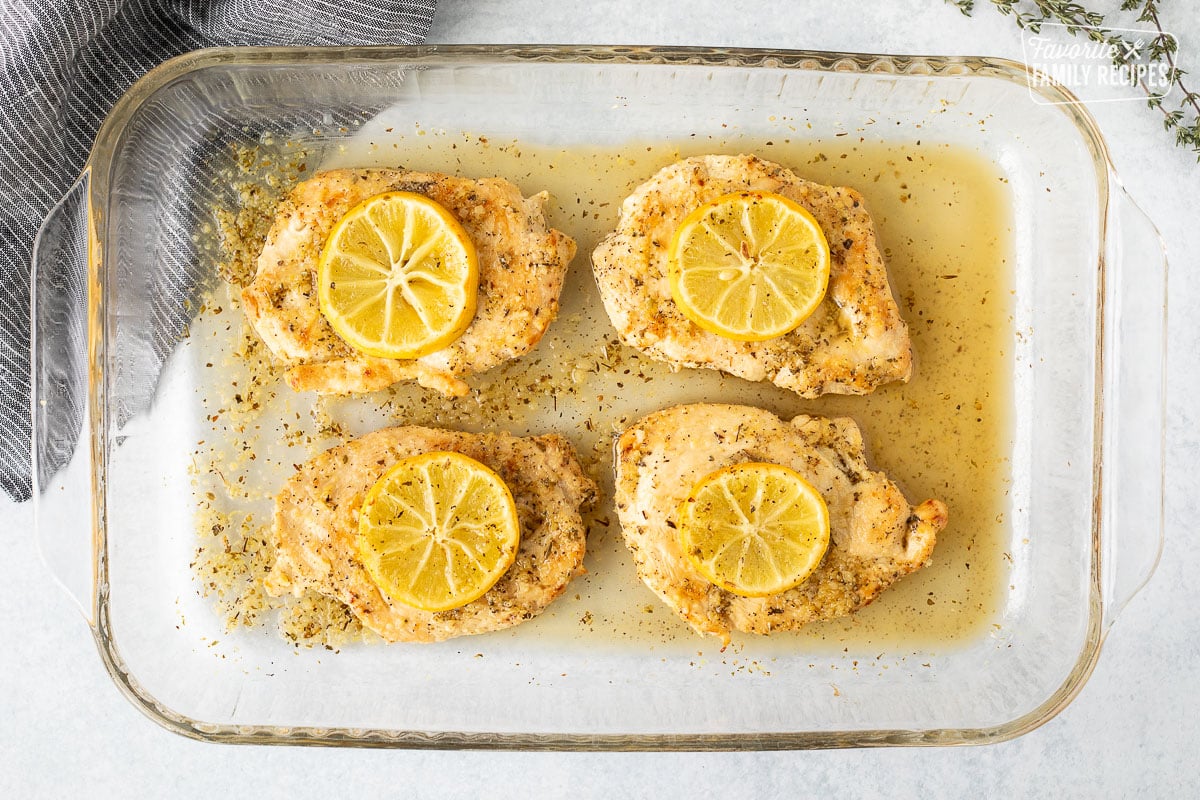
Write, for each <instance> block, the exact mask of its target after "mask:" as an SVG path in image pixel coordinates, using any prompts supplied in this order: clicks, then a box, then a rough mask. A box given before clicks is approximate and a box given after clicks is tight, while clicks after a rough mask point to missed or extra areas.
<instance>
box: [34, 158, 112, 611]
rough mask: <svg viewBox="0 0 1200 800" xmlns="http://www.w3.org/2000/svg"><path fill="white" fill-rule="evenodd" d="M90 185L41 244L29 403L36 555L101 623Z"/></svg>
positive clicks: (61, 212) (56, 217)
mask: <svg viewBox="0 0 1200 800" xmlns="http://www.w3.org/2000/svg"><path fill="white" fill-rule="evenodd" d="M90 183H91V173H90V170H86V169H85V170H84V172H83V174H82V175H80V177H79V179H78V180H76V181H75V183H74V185H72V186H71V188H70V190H68V191H67V193H66V195H65V196H64V197H63V199H62V200H60V201H59V202H58V204H57V205H56V206H54V208H52V209H51V210H50V213H49V214H48V215H47V217H46V220H45V222H43V223H42V227H41V229H40V230H39V231H38V234H37V238H36V239H35V240H34V244H33V259H32V262H33V263H32V275H31V282H30V286H31V290H32V291H31V309H30V312H31V314H30V319H31V320H32V325H31V330H30V346H31V354H30V355H31V360H30V365H31V374H32V388H31V392H30V397H31V402H32V421H33V459H32V466H33V518H34V529H35V531H36V537H37V544H38V550H39V551H40V553H41V556H42V561H43V563H45V565H46V567H47V569H48V570H49V571H50V573H51V575H53V576H54V578H55V580H57V581H58V583H59V584H61V585H62V587H63V588H64V589H66V591H67V594H69V595H70V596H71V598H72V599H73V600H74V601H75V602H76V604H78V606H79V608H80V610H81V611H83V615H84V617H85V618H87V620H88V623H89V624H93V625H94V623H95V620H94V614H93V608H94V605H93V602H92V599H93V598H94V597H95V589H96V572H95V565H96V559H95V546H94V542H93V530H95V527H94V525H93V510H94V509H93V504H92V497H93V493H92V488H93V486H92V478H93V475H92V458H91V448H90V442H91V430H90V429H91V426H90V423H89V419H88V313H89V311H88V309H89V296H88V290H89V282H88V276H89V264H90V260H91V259H92V257H93V256H94V252H95V249H94V247H93V237H92V235H91V231H92V230H93V228H92V216H91V214H92V208H91V202H90V191H89V187H90ZM92 299H94V298H92Z"/></svg>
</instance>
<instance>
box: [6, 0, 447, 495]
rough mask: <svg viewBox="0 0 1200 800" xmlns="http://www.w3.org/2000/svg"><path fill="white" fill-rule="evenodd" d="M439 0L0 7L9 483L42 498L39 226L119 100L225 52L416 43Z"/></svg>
mask: <svg viewBox="0 0 1200 800" xmlns="http://www.w3.org/2000/svg"><path fill="white" fill-rule="evenodd" d="M435 4H436V0H0V36H2V39H0V488H2V489H3V490H4V491H5V492H6V493H7V494H8V495H9V496H10V497H12V498H14V499H18V500H23V499H27V498H28V497H29V496H30V492H31V484H30V439H31V436H32V426H31V419H30V413H29V390H30V374H29V370H30V363H29V362H30V353H29V336H30V327H29V326H30V309H29V303H30V272H29V264H30V257H31V250H32V245H33V239H34V236H35V234H36V232H37V229H38V226H39V225H40V224H41V222H42V220H43V219H44V218H45V216H46V214H47V212H48V211H49V210H50V208H51V207H52V206H53V204H54V203H55V202H57V201H58V200H59V198H61V197H62V196H63V194H64V192H66V190H67V188H68V187H69V186H70V184H71V183H72V181H73V180H74V179H75V177H76V176H77V174H78V173H79V171H80V169H81V168H82V166H83V164H84V162H85V161H86V160H87V154H88V150H89V149H90V147H91V143H92V139H93V137H94V136H95V134H96V131H97V130H98V128H99V127H100V123H101V122H102V121H103V120H104V117H105V115H106V114H107V113H108V110H109V109H110V108H111V107H112V106H113V104H114V103H115V102H116V100H117V99H118V98H119V97H120V96H121V95H122V94H123V93H124V92H125V90H126V89H128V88H129V86H130V85H132V84H133V82H134V81H136V80H137V79H138V78H139V77H141V76H142V75H143V74H144V73H145V72H147V71H148V70H150V69H151V68H152V67H154V66H156V65H157V64H159V63H161V62H162V61H165V60H166V59H168V58H171V57H173V56H176V55H179V54H181V53H185V52H187V51H189V50H195V49H197V48H200V47H209V46H214V45H364V44H415V43H417V42H420V41H422V40H423V39H424V38H425V35H426V33H427V32H428V30H429V25H430V23H431V21H432V19H433V12H434V8H435Z"/></svg>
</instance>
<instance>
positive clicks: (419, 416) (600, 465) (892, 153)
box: [322, 129, 1014, 652]
mask: <svg viewBox="0 0 1200 800" xmlns="http://www.w3.org/2000/svg"><path fill="white" fill-rule="evenodd" d="M368 138H369V139H370V141H368V142H360V143H358V144H357V145H354V146H350V147H347V148H344V150H343V152H342V153H341V154H340V155H338V156H335V157H334V159H333V160H332V163H331V164H324V165H322V166H389V167H396V166H402V167H404V168H407V169H420V170H435V171H444V172H453V173H457V174H461V175H464V176H471V177H481V176H488V175H498V176H503V177H506V178H508V179H509V180H512V181H513V182H514V183H516V184H517V185H518V186H520V187H521V189H522V191H523V192H524V193H525V194H526V195H531V194H534V193H536V192H540V191H543V190H546V191H548V192H549V193H550V195H551V199H550V202H549V203H548V204H547V214H548V217H549V219H550V222H551V224H552V225H553V226H554V227H556V228H558V229H560V230H563V231H565V232H567V233H568V234H570V235H571V236H573V237H574V238H575V239H576V241H577V242H578V245H579V253H578V255H577V256H576V258H575V260H574V262H573V263H572V266H571V272H570V275H569V277H568V280H567V285H566V288H565V290H564V293H563V301H562V310H561V312H560V315H559V319H558V320H557V321H556V322H555V324H554V325H552V326H551V328H550V331H549V333H548V334H547V335H546V337H545V339H543V341H542V342H541V344H540V345H539V346H538V347H537V348H536V349H535V350H534V351H533V352H532V353H531V354H529V355H528V356H526V357H525V358H523V359H520V360H518V361H516V362H513V363H510V364H508V365H506V366H504V367H501V368H499V369H496V370H493V371H491V372H490V373H487V374H484V375H480V376H476V377H474V378H471V379H470V380H469V382H470V383H471V385H472V387H473V388H474V392H473V395H472V396H471V397H468V398H463V399H461V400H445V399H443V398H440V397H437V396H434V395H432V394H431V393H430V392H428V391H425V390H422V389H419V388H416V387H411V386H406V387H397V388H394V389H392V390H390V391H389V392H386V393H383V395H384V396H385V397H386V398H387V399H386V400H384V401H383V409H384V411H385V413H387V414H389V416H390V420H391V424H401V423H406V422H413V423H423V424H442V425H448V426H453V427H461V428H466V429H470V430H485V429H489V428H504V429H508V430H510V431H512V432H514V433H522V434H523V433H544V432H549V431H560V432H562V433H564V434H566V435H567V436H569V437H570V438H571V439H572V441H573V442H574V443H575V445H576V447H577V448H578V449H579V452H580V454H581V456H582V457H583V458H584V460H585V462H587V465H588V467H589V468H590V471H591V473H592V475H593V477H595V478H596V479H597V481H598V482H599V483H600V486H601V490H602V496H601V498H600V501H599V503H598V504H597V507H596V510H595V511H594V512H592V514H591V526H590V533H589V555H588V559H587V561H586V565H587V567H588V570H589V574H588V575H586V576H584V577H583V578H581V579H577V580H576V581H575V582H573V583H572V584H571V585H570V586H569V587H568V590H567V594H566V595H565V596H564V597H563V598H562V599H561V600H559V601H556V602H555V603H554V604H553V605H552V606H551V607H550V608H549V609H548V610H547V612H546V614H545V615H544V616H543V617H542V618H540V619H539V620H536V621H534V622H533V623H531V624H527V626H522V628H518V629H516V630H514V631H513V632H512V633H510V634H508V635H522V633H521V631H522V629H523V628H525V627H531V628H533V629H534V630H529V631H528V632H527V633H529V634H532V633H534V632H535V630H536V631H537V633H539V634H541V635H546V636H558V635H563V636H570V637H580V636H582V637H583V638H585V639H586V640H588V641H591V642H593V643H597V644H598V643H600V642H602V641H605V640H609V641H626V642H638V643H641V644H642V645H646V644H649V645H650V646H657V645H661V644H662V643H664V642H666V641H674V642H676V643H681V644H684V645H687V646H692V647H701V646H704V647H706V648H707V646H708V645H711V644H712V643H713V641H715V640H709V641H704V640H701V639H700V638H699V637H696V636H695V635H694V634H692V633H691V631H690V629H689V628H688V627H687V626H686V625H685V624H684V623H683V622H681V621H679V620H678V618H677V617H676V616H675V615H674V613H673V612H672V611H671V610H669V609H668V608H666V607H665V606H664V605H662V604H661V603H660V601H659V600H658V599H657V597H655V596H654V595H653V594H652V593H651V592H650V591H649V590H648V589H646V588H645V587H644V586H643V585H642V584H641V582H640V581H639V580H638V579H637V578H636V575H635V573H634V569H633V565H632V558H631V557H630V555H629V553H628V551H627V550H626V549H625V547H624V545H623V543H622V541H621V536H620V531H619V527H618V525H617V523H616V516H615V513H614V512H613V509H612V471H611V442H612V438H613V436H614V434H615V433H616V432H618V431H619V430H621V429H622V428H623V427H624V426H625V425H627V424H628V423H629V422H631V421H633V420H634V419H636V418H637V417H639V416H641V415H642V414H645V413H648V412H650V411H653V410H656V409H659V408H663V407H665V406H669V405H673V404H676V403H682V402H702V401H711V402H734V403H747V404H753V405H758V406H762V407H765V408H768V409H770V410H772V411H774V412H775V413H777V414H779V415H781V416H784V417H791V416H793V415H795V414H797V413H809V414H820V415H825V416H842V415H844V416H849V417H852V418H854V419H855V420H856V421H857V422H858V423H859V425H860V426H861V427H862V430H863V433H864V438H865V440H866V442H867V446H868V459H869V461H870V462H871V463H872V465H873V466H874V467H875V468H876V469H879V470H882V471H884V472H885V473H886V474H887V475H888V476H889V477H891V478H892V479H893V480H894V481H896V482H897V483H898V484H899V485H900V487H901V488H902V489H903V490H904V493H905V495H906V496H907V497H908V498H909V500H910V502H912V503H914V504H916V503H918V502H920V501H922V500H924V499H926V498H930V497H936V498H939V499H941V500H943V501H945V502H946V504H947V505H948V506H949V509H950V523H949V526H948V527H947V528H946V529H945V531H943V533H942V534H941V536H940V537H939V540H938V544H937V548H936V550H935V554H934V560H933V563H932V564H931V565H930V566H929V567H928V568H926V569H923V570H921V571H919V572H917V573H915V574H913V575H910V576H908V577H906V578H904V579H902V580H901V581H900V582H899V583H898V584H897V585H895V586H893V587H892V588H891V589H889V590H887V591H886V592H884V593H883V594H882V595H881V596H880V597H879V599H878V600H876V602H875V603H874V604H872V605H871V606H869V607H867V608H865V609H863V610H861V611H859V612H858V613H856V614H854V615H853V616H851V617H849V618H846V619H841V620H835V621H831V622H826V623H818V624H814V625H810V626H808V627H806V628H805V629H804V630H803V631H801V632H799V633H796V634H780V635H776V636H772V637H769V638H770V643H769V644H768V642H767V640H765V639H762V638H760V637H747V636H741V637H737V638H735V641H740V642H741V643H742V644H743V646H747V647H752V648H754V649H755V650H756V651H762V652H767V651H768V650H776V649H780V648H782V649H795V648H796V647H802V648H805V649H808V650H812V651H822V650H836V651H837V652H841V651H842V650H843V649H844V648H845V649H851V650H864V649H869V648H874V647H887V648H889V649H898V648H899V649H904V648H923V649H928V648H933V649H938V648H944V647H945V646H947V645H951V644H952V643H954V642H962V641H964V640H968V639H973V638H975V637H977V636H979V635H982V634H984V633H985V632H986V631H987V630H989V629H990V627H991V625H992V624H993V623H995V622H996V620H997V619H998V610H999V608H1000V606H1001V604H1002V602H1003V598H1004V595H1005V593H1006V592H1007V591H1008V562H1007V559H1006V556H1005V547H1006V543H1007V542H1008V540H1009V534H1010V528H1009V523H1008V516H1007V510H1008V501H1007V497H1008V491H1009V485H1010V479H1009V474H1010V462H1009V456H1010V450H1011V438H1012V397H1011V375H1012V369H1013V363H1012V355H1013V341H1014V331H1013V317H1012V285H1013V278H1012V265H1011V258H1012V256H1011V251H1012V226H1011V219H1010V214H1009V211H1008V209H1009V207H1010V197H1009V191H1008V186H1007V183H1006V181H1005V179H1004V177H1003V175H1002V173H1001V172H1000V171H999V170H998V168H997V167H996V166H995V165H993V164H992V163H990V162H989V161H987V160H985V159H984V158H983V157H981V156H979V155H977V154H975V153H972V152H970V151H967V150H964V149H956V148H954V147H951V146H948V145H944V144H936V143H910V144H905V145H882V144H874V143H866V142H862V141H858V140H857V139H855V138H854V137H853V136H846V137H838V138H835V139H832V140H826V141H820V142H812V141H798V140H789V139H778V140H772V141H765V140H753V139H746V138H738V137H736V136H731V137H730V138H728V139H724V140H717V139H711V138H703V139H701V138H696V139H691V140H688V141H686V142H683V143H680V142H673V143H655V142H642V143H637V144H628V145H624V146H620V147H582V146H572V147H552V146H545V145H536V144H532V143H529V142H517V141H502V140H498V139H495V138H488V137H481V136H476V135H470V134H462V133H458V134H454V133H447V132H424V131H420V130H412V129H409V130H407V131H405V132H397V131H395V130H390V131H387V132H386V133H384V134H380V135H378V136H370V137H368ZM739 152H746V153H751V152H752V153H755V154H757V155H759V156H761V157H763V158H766V159H769V160H772V161H777V162H779V163H782V164H784V165H786V166H788V167H790V168H791V169H792V170H793V171H794V172H796V173H797V174H798V175H800V176H801V177H803V178H807V179H809V180H813V181H817V182H820V183H826V184H835V185H847V186H851V187H854V188H856V189H858V190H859V191H860V192H861V193H862V194H863V195H865V197H866V200H867V205H868V209H869V210H870V211H871V213H872V215H873V217H874V220H875V224H876V227H877V232H878V237H879V246H880V248H881V250H882V251H883V253H884V255H885V258H886V261H887V263H888V268H889V274H890V276H891V282H892V289H893V292H894V294H895V297H896V299H897V301H898V303H899V305H900V309H901V313H902V314H903V316H904V318H905V319H906V321H907V323H908V326H909V330H910V332H911V334H912V341H913V348H914V352H915V355H916V367H915V371H914V375H913V378H912V380H911V381H910V382H909V383H907V384H894V385H890V386H887V387H885V388H883V389H881V390H879V391H877V392H875V393H874V394H872V395H869V396H864V397H833V396H830V397H824V398H821V399H818V400H807V401H806V400H801V399H800V398H798V397H796V396H795V395H793V394H791V393H790V392H787V391H784V390H781V389H778V388H776V387H773V386H770V385H767V384H754V383H748V382H746V381H742V380H740V379H736V378H732V377H728V376H725V375H722V374H720V373H717V372H712V371H708V370H684V371H681V372H672V371H671V369H670V368H669V367H667V366H666V365H663V364H659V363H657V362H654V361H652V360H650V359H649V358H647V357H645V356H642V355H640V354H639V353H637V352H636V351H634V350H632V349H630V348H626V347H624V346H622V345H620V344H618V343H617V340H616V335H615V331H614V330H613V328H612V326H611V324H610V323H609V321H608V319H607V316H606V315H605V313H604V310H603V308H602V306H601V303H600V299H599V296H598V293H597V291H596V287H595V283H594V281H593V278H592V275H591V265H590V253H591V251H592V249H593V248H594V247H595V246H596V244H597V243H598V242H599V241H600V239H601V238H602V237H603V236H605V235H606V234H607V233H608V232H609V231H611V230H612V229H613V227H614V226H615V223H616V220H617V215H618V212H619V207H620V203H621V200H622V199H623V198H624V197H625V196H626V195H628V194H629V193H630V191H631V190H632V189H633V188H634V187H635V186H637V185H638V184H639V183H641V182H643V181H644V180H646V179H647V178H648V177H649V176H650V175H652V174H653V173H654V172H655V171H657V170H658V169H659V168H661V167H663V166H665V165H667V164H669V163H671V162H673V161H675V160H677V159H679V158H682V157H686V156H690V155H697V154H703V153H739ZM371 408H374V409H378V408H379V399H378V397H374V398H373V399H372V398H349V399H343V400H335V401H329V413H330V414H331V415H332V416H333V417H334V418H335V419H347V420H353V419H355V418H358V419H363V420H365V419H366V418H368V417H369V416H371V415H370V413H369V409H371ZM349 427H350V428H352V429H360V428H361V430H355V431H354V433H356V434H357V433H361V432H365V430H366V429H369V425H365V426H364V425H363V424H362V423H360V424H353V423H352V424H350V425H349Z"/></svg>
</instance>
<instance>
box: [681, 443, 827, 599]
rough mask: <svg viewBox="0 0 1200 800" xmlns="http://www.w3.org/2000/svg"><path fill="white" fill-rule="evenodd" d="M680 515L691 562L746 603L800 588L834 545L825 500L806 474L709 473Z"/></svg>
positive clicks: (772, 467)
mask: <svg viewBox="0 0 1200 800" xmlns="http://www.w3.org/2000/svg"><path fill="white" fill-rule="evenodd" d="M677 516H678V524H677V527H678V528H679V540H680V543H681V544H682V545H683V552H684V554H685V555H686V556H687V558H688V560H689V561H691V562H692V564H693V565H694V566H695V567H696V569H697V570H699V571H700V574H701V575H703V576H704V577H705V578H707V579H708V580H710V581H712V582H713V583H715V584H716V585H717V586H720V587H721V588H722V589H727V590H728V591H731V592H733V593H734V594H739V595H743V596H745V597H765V596H767V595H772V594H778V593H779V592H785V591H787V590H788V589H791V588H793V587H795V586H798V585H799V584H801V583H803V582H804V580H805V578H807V577H808V576H809V575H810V574H811V573H812V571H813V570H814V569H816V568H817V565H819V564H820V563H821V559H822V558H824V556H825V550H826V549H827V548H828V547H829V511H828V510H827V509H826V507H825V500H824V499H822V497H821V494H820V493H819V492H818V491H817V490H816V489H814V488H813V486H812V484H810V483H809V482H808V481H806V480H805V479H804V478H803V477H802V476H801V475H800V473H798V472H796V471H795V470H793V469H789V468H788V467H784V466H780V465H778V464H760V463H747V464H735V465H734V466H731V467H726V468H724V469H719V470H717V471H716V472H713V473H710V474H709V475H706V476H705V477H704V478H702V479H701V480H700V482H699V483H697V484H696V486H695V487H694V488H693V489H692V492H691V494H690V495H688V497H687V499H686V500H684V501H683V502H682V503H681V504H680V505H679V511H678V515H677Z"/></svg>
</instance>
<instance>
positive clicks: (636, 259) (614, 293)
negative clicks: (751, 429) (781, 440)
mask: <svg viewBox="0 0 1200 800" xmlns="http://www.w3.org/2000/svg"><path fill="white" fill-rule="evenodd" d="M745 190H750V191H760V192H773V193H776V194H780V195H783V196H784V197H787V198H789V199H791V200H794V201H795V202H797V203H799V204H800V205H801V206H803V207H804V208H806V209H807V210H808V211H809V212H810V213H811V214H812V215H813V217H814V218H815V219H816V220H817V222H818V223H819V224H820V226H821V229H822V231H823V232H824V234H825V238H826V239H827V240H828V242H829V248H830V276H829V287H828V290H827V293H826V295H825V299H824V300H823V301H822V303H821V305H820V307H819V308H818V309H817V310H816V311H815V312H814V313H813V314H812V315H811V316H810V317H808V319H806V320H805V321H804V322H803V323H801V324H800V326H799V327H798V328H796V329H795V330H793V331H791V332H790V333H786V334H784V335H783V336H779V337H776V338H774V339H770V340H767V341H761V342H743V341H735V340H733V339H729V338H725V337H723V336H721V335H719V334H716V333H710V332H708V331H705V330H703V329H702V328H700V327H699V326H697V325H696V324H694V323H693V322H691V321H690V320H689V319H688V318H687V317H685V316H684V315H683V313H682V312H681V311H680V310H679V307H678V306H677V305H676V304H675V301H674V299H673V298H672V296H671V289H670V283H669V280H668V268H667V247H668V244H669V243H670V241H671V237H672V235H673V234H674V232H675V229H676V228H677V227H678V226H679V224H680V223H681V222H682V221H683V219H684V218H685V217H686V216H687V215H688V214H689V213H690V212H691V211H692V210H693V209H695V208H697V207H699V206H701V205H703V204H704V203H707V202H708V201H710V200H713V199H715V198H717V197H720V196H721V195H724V194H729V193H731V192H737V191H745ZM592 266H593V270H594V272H595V275H596V283H597V285H598V286H599V289H600V297H601V299H602V300H603V301H604V308H605V310H606V311H607V312H608V316H609V318H610V319H611V320H612V323H613V325H614V326H615V327H616V329H617V332H618V334H619V335H620V337H621V341H622V342H624V343H625V344H627V345H630V346H631V347H636V348H638V349H640V350H642V351H644V352H646V353H647V354H649V355H650V356H652V357H654V358H656V359H658V360H660V361H666V362H668V363H670V364H672V365H674V366H677V367H704V368H708V369H716V370H722V371H724V372H728V373H730V374H732V375H736V376H738V377H740V378H745V379H747V380H751V381H763V380H769V381H771V382H772V383H774V384H776V385H777V386H781V387H783V388H785V389H790V390H791V391H793V392H796V393H797V394H799V395H800V396H801V397H817V396H819V395H822V394H826V393H830V394H867V393H869V392H872V391H874V390H875V389H876V388H877V387H879V386H881V385H882V384H885V383H890V382H893V381H907V380H908V378H909V376H910V374H911V372H912V348H911V343H910V340H909V335H908V327H907V326H906V325H905V323H904V320H903V319H902V318H901V316H900V310H899V308H897V306H896V301H895V300H894V299H893V297H892V290H891V286H890V285H889V283H888V275H887V269H886V267H885V265H884V262H883V256H882V255H881V254H880V252H879V247H878V245H877V244H876V241H875V229H874V224H873V223H872V221H871V216H870V215H869V214H868V213H867V210H866V207H865V205H864V203H863V198H862V196H861V195H860V194H859V193H858V192H856V191H854V190H853V189H847V188H843V187H833V186H823V185H821V184H818V183H813V182H811V181H806V180H803V179H802V178H799V177H797V176H796V175H795V174H793V173H792V172H791V171H790V170H788V169H786V168H784V167H782V166H780V165H778V164H773V163H771V162H769V161H764V160H762V159H760V158H757V157H755V156H752V155H738V156H717V155H710V156H697V157H694V158H687V159H684V160H682V161H679V162H676V163H674V164H672V165H670V166H668V167H666V168H664V169H662V170H661V171H659V172H658V174H656V175H655V176H654V177H652V178H651V179H650V180H648V181H647V182H646V183H644V184H642V185H641V186H639V187H638V188H637V189H636V190H635V191H634V192H633V194H631V195H630V196H629V197H628V198H626V200H625V201H624V203H623V204H622V206H621V214H620V219H619V221H618V223H617V228H616V230H615V231H614V232H613V233H612V234H610V235H609V236H608V237H607V238H606V239H605V240H604V241H603V242H601V243H600V245H599V246H598V247H597V248H596V249H595V251H594V252H593V253H592Z"/></svg>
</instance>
